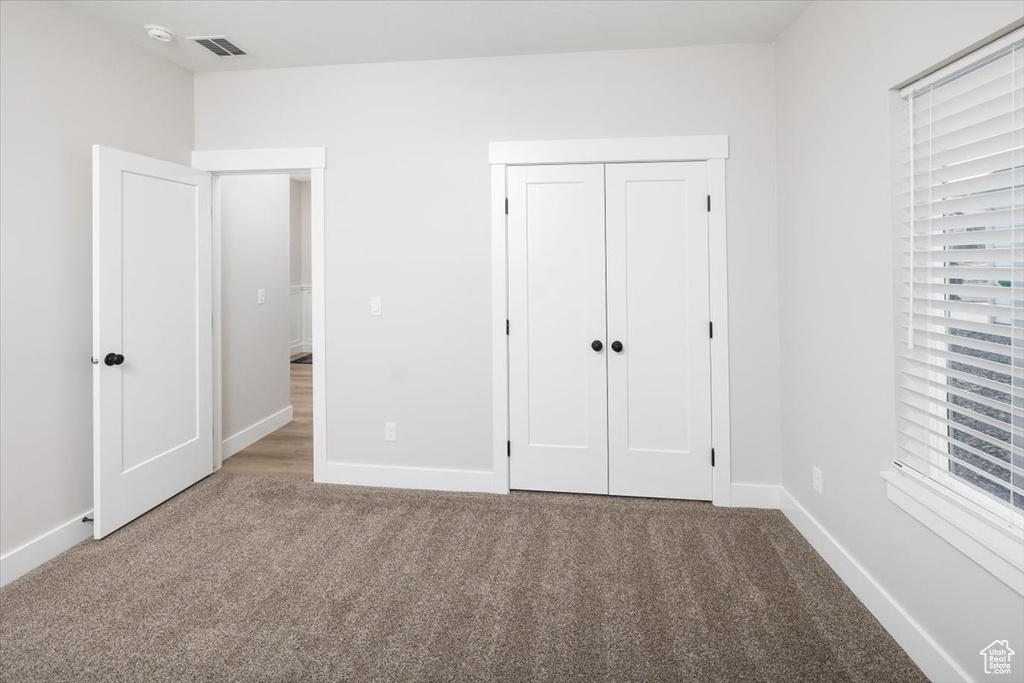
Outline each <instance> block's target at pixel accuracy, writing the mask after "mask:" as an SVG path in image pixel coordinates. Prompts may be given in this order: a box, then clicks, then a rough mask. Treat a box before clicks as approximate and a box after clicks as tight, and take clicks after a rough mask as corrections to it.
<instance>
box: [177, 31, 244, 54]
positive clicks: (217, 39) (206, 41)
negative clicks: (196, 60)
mask: <svg viewBox="0 0 1024 683" xmlns="http://www.w3.org/2000/svg"><path fill="white" fill-rule="evenodd" d="M189 40H192V41H195V43H196V44H198V45H202V46H203V47H205V48H206V49H207V50H209V51H210V52H212V53H213V54H215V55H217V56H218V57H241V56H242V55H244V54H245V51H244V50H242V48H240V47H238V46H237V45H235V44H234V43H232V42H231V41H230V40H228V37H227V36H192V37H190V38H189Z"/></svg>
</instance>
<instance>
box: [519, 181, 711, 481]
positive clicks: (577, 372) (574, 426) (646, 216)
mask: <svg viewBox="0 0 1024 683" xmlns="http://www.w3.org/2000/svg"><path fill="white" fill-rule="evenodd" d="M506 182H507V193H508V261H509V262H508V266H509V271H508V273H509V427H510V432H509V433H510V439H511V443H510V449H511V450H510V454H511V455H510V465H509V466H510V478H511V479H510V483H511V488H514V489H530V490H541V491H566V492H576V493H598V494H612V495H622V496H653V497H661V498H687V499H695V500H711V491H712V462H711V347H710V339H709V284H708V277H709V273H708V217H707V204H706V202H707V168H706V165H705V164H704V163H644V164H585V165H564V166H511V167H509V168H508V171H507V177H506Z"/></svg>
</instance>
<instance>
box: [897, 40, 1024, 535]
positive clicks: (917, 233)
mask: <svg viewBox="0 0 1024 683" xmlns="http://www.w3.org/2000/svg"><path fill="white" fill-rule="evenodd" d="M900 94H901V96H902V98H903V104H904V113H905V121H904V123H905V128H904V130H905V131H906V135H905V136H904V138H903V142H904V144H903V150H904V155H903V159H901V162H902V163H901V167H902V169H903V173H902V181H903V187H902V192H901V194H900V198H901V200H902V201H901V202H900V204H901V205H900V211H901V213H902V221H901V234H900V239H899V242H900V243H901V245H902V248H901V249H900V252H901V253H900V254H899V255H898V256H899V258H900V263H899V269H898V272H899V273H900V275H899V276H898V279H899V283H898V286H899V297H900V302H901V305H902V314H903V320H904V321H905V324H904V325H903V327H902V333H903V334H904V337H903V339H902V340H901V341H902V342H903V343H901V344H900V348H901V354H900V355H901V357H900V358H899V359H898V373H899V388H898V394H899V395H898V429H899V434H898V435H897V444H898V454H897V461H898V462H900V463H902V464H903V465H904V466H908V467H912V468H913V469H915V470H917V471H918V472H919V473H921V474H923V475H925V476H927V477H929V478H931V479H933V480H935V481H937V482H938V483H940V484H942V485H944V486H946V487H948V488H950V489H952V490H954V491H956V492H957V493H960V494H962V495H964V496H967V497H969V498H972V499H974V500H976V501H977V502H982V503H988V507H990V508H991V509H995V510H999V509H1002V510H1004V515H1005V514H1009V516H1010V517H1011V518H1012V517H1015V516H1016V515H1015V514H1011V513H1021V512H1024V300H1022V299H1024V33H1022V31H1020V30H1018V31H1016V32H1014V33H1013V34H1011V35H1010V36H1007V37H1005V38H1003V39H1001V40H1000V41H997V42H996V43H993V44H992V45H990V46H988V47H987V48H983V49H982V50H980V51H978V52H976V53H973V54H971V55H968V56H967V57H965V58H964V59H962V60H960V61H959V62H957V63H954V64H952V65H950V66H948V67H946V68H945V69H943V70H941V71H940V72H937V73H936V74H933V75H932V76H930V77H928V78H926V79H923V80H922V81H919V82H917V83H915V84H913V85H911V86H909V87H908V88H906V89H904V90H903V92H901V93H900Z"/></svg>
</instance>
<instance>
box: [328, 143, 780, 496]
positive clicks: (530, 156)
mask: <svg viewBox="0 0 1024 683" xmlns="http://www.w3.org/2000/svg"><path fill="white" fill-rule="evenodd" d="M728 156H729V137H728V136H727V135H698V136H687V137H667V138H618V139H607V140H546V141H533V142H492V143H491V145H490V160H491V339H492V344H491V377H492V379H491V384H492V394H491V407H492V415H491V428H492V430H493V434H494V437H493V438H494V441H493V446H492V448H493V460H494V473H495V483H494V486H495V490H496V491H498V492H500V493H507V492H508V490H509V486H508V466H509V465H508V455H507V450H506V449H507V447H508V434H509V425H508V336H507V335H506V334H505V321H506V320H507V319H508V273H507V270H508V248H507V247H508V245H507V242H506V237H507V236H506V216H505V196H506V193H505V190H506V188H505V175H506V170H507V169H506V165H507V164H549V163H567V164H568V163H619V162H653V161H706V162H707V168H708V192H709V193H710V195H711V213H710V214H709V215H708V230H709V231H710V235H709V241H708V260H709V267H710V269H711V282H710V291H711V317H712V320H713V322H714V326H715V336H714V339H713V340H712V345H711V403H712V425H711V436H712V443H713V445H714V448H715V470H714V474H713V482H714V483H713V493H712V502H713V503H714V504H715V505H721V506H729V505H732V504H733V503H732V500H731V499H732V496H733V493H734V488H733V486H732V449H731V444H730V434H731V427H730V419H731V417H730V410H729V406H730V398H729V292H728V286H729V282H728V269H727V265H728V244H727V239H726V225H727V222H728V221H727V213H726V201H725V159H726V158H727V157H728ZM315 284H316V283H314V286H315ZM513 324H514V323H513ZM512 448H513V450H514V449H515V445H513V447H512ZM741 495H743V494H741ZM749 495H750V496H751V497H750V498H749V500H765V499H767V500H768V501H769V502H770V501H771V499H772V496H771V494H764V495H765V496H766V498H759V497H758V496H759V495H761V494H753V493H751V494H749ZM776 497H777V496H776ZM753 507H761V505H753ZM768 507H777V504H776V505H775V506H768Z"/></svg>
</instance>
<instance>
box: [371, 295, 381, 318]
mask: <svg viewBox="0 0 1024 683" xmlns="http://www.w3.org/2000/svg"><path fill="white" fill-rule="evenodd" d="M370 315H380V297H379V296H371V297H370Z"/></svg>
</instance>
